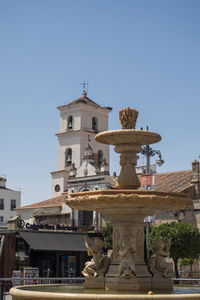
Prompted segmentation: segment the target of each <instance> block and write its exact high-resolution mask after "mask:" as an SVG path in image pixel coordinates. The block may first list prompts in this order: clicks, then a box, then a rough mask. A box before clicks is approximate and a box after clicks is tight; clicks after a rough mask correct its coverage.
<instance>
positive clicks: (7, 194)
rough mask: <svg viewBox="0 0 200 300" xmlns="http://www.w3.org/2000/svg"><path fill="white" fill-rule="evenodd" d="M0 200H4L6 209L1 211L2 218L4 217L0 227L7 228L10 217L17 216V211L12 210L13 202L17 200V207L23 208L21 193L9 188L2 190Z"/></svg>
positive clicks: (0, 189) (0, 190)
mask: <svg viewBox="0 0 200 300" xmlns="http://www.w3.org/2000/svg"><path fill="white" fill-rule="evenodd" d="M0 199H4V209H0V217H3V222H0V227H4V228H5V227H7V222H8V220H9V219H10V217H13V216H15V215H16V211H15V210H11V200H16V207H20V206H21V192H20V191H14V190H10V189H7V188H0ZM0 219H1V218H0Z"/></svg>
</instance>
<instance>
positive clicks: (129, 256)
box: [118, 236, 136, 279]
mask: <svg viewBox="0 0 200 300" xmlns="http://www.w3.org/2000/svg"><path fill="white" fill-rule="evenodd" d="M134 253H136V246H135V243H134V238H133V237H131V236H130V237H129V238H127V237H125V238H124V239H122V240H121V243H120V250H119V252H118V254H119V257H120V265H119V277H121V278H125V279H130V278H133V277H135V276H136V268H135V262H134V256H133V255H134Z"/></svg>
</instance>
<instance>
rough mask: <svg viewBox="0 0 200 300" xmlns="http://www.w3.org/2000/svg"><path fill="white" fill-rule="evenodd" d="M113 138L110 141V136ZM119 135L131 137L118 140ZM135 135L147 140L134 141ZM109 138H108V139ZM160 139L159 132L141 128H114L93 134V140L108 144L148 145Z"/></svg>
mask: <svg viewBox="0 0 200 300" xmlns="http://www.w3.org/2000/svg"><path fill="white" fill-rule="evenodd" d="M111 137H112V138H113V140H112V141H111V140H110V138H111ZM119 137H129V138H130V137H131V138H132V139H130V140H128V141H125V142H124V141H123V142H120V143H119V142H118V138H119ZM136 137H140V138H141V137H145V138H146V137H148V138H149V141H144V142H143V141H141V142H139V143H138V142H137V143H135V142H134V140H133V139H134V138H136ZM108 139H109V140H108ZM161 139H162V137H161V135H160V134H159V133H156V132H153V131H148V130H141V129H116V130H108V131H103V132H100V133H98V134H97V135H96V136H95V140H96V141H97V142H99V143H102V144H108V145H114V146H116V145H120V144H134V145H138V146H140V145H150V144H155V143H158V142H160V141H161Z"/></svg>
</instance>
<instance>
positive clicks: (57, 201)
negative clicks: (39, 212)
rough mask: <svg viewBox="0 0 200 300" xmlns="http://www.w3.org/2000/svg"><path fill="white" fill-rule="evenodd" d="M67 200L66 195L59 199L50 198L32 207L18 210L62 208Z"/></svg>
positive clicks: (23, 207)
mask: <svg viewBox="0 0 200 300" xmlns="http://www.w3.org/2000/svg"><path fill="white" fill-rule="evenodd" d="M65 198H66V195H61V196H59V197H55V198H50V199H48V200H44V201H41V202H37V203H34V204H31V205H26V206H22V207H18V208H16V210H18V209H19V210H21V209H29V208H43V207H44V208H45V207H55V206H62V204H63V202H64V200H65Z"/></svg>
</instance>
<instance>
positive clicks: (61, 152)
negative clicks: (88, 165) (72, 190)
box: [51, 91, 112, 198]
mask: <svg viewBox="0 0 200 300" xmlns="http://www.w3.org/2000/svg"><path fill="white" fill-rule="evenodd" d="M58 110H59V111H60V126H59V132H58V133H57V134H56V136H57V137H58V169H57V170H56V171H54V172H52V173H51V175H52V186H51V197H52V198H53V197H57V196H59V195H61V194H62V193H63V192H65V191H67V190H68V177H69V170H70V168H71V166H72V164H73V165H74V166H75V168H76V169H79V168H80V166H81V164H82V162H83V159H84V155H85V153H84V151H85V148H86V147H87V145H88V139H89V140H90V146H91V147H92V149H93V156H94V164H95V166H96V167H100V164H101V163H102V162H103V161H106V163H107V164H108V165H109V145H104V144H99V143H97V142H96V141H95V135H96V134H97V133H98V132H102V131H105V130H108V113H109V112H110V111H111V110H112V108H110V107H102V106H100V105H98V104H97V103H95V102H94V101H93V100H91V99H89V98H88V97H87V93H86V92H85V91H84V92H83V93H82V96H81V97H80V98H78V99H77V100H74V101H72V102H71V103H69V104H67V105H63V106H59V107H58Z"/></svg>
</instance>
